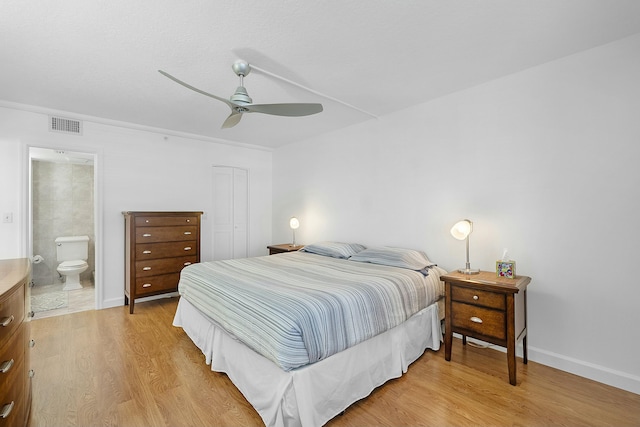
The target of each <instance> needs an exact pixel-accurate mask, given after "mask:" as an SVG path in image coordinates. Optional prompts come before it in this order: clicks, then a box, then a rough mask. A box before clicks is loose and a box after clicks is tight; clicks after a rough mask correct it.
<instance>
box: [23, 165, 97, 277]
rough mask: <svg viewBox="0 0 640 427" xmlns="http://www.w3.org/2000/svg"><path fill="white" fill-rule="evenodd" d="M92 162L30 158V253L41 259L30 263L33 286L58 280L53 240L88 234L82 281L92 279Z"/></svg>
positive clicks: (93, 240)
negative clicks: (86, 256)
mask: <svg viewBox="0 0 640 427" xmlns="http://www.w3.org/2000/svg"><path fill="white" fill-rule="evenodd" d="M93 180H94V176H93V165H84V164H74V163H54V162H46V161H38V160H33V162H32V206H33V255H41V256H42V257H43V258H44V261H43V262H41V263H38V264H33V266H32V267H33V271H32V278H33V282H34V285H35V286H39V285H42V286H45V285H52V284H56V283H60V278H59V277H60V276H59V274H58V271H57V270H56V268H57V267H58V262H57V261H56V244H55V239H56V238H57V237H60V236H82V235H86V236H89V259H88V260H87V262H88V264H89V268H88V269H87V271H85V272H84V273H82V274H81V275H80V280H81V281H86V280H91V279H92V272H93V271H94V270H95V234H94V221H93V217H94V212H93V211H94V204H93V198H94V194H93Z"/></svg>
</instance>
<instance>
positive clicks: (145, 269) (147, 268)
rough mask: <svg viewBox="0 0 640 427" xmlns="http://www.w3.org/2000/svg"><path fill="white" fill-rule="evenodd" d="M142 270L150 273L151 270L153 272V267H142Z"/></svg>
mask: <svg viewBox="0 0 640 427" xmlns="http://www.w3.org/2000/svg"><path fill="white" fill-rule="evenodd" d="M142 269H143V270H144V271H149V270H151V267H142Z"/></svg>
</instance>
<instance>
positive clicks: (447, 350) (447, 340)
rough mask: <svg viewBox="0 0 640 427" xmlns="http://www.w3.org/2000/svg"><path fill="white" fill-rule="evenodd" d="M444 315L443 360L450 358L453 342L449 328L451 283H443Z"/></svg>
mask: <svg viewBox="0 0 640 427" xmlns="http://www.w3.org/2000/svg"><path fill="white" fill-rule="evenodd" d="M444 293H445V310H444V311H445V316H444V360H447V361H449V360H451V344H453V331H452V330H451V324H452V322H451V285H450V284H449V283H445V286H444Z"/></svg>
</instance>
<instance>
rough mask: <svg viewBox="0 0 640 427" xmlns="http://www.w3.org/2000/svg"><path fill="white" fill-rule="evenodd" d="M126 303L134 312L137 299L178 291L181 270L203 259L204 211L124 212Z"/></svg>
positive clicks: (130, 310) (131, 311)
mask: <svg viewBox="0 0 640 427" xmlns="http://www.w3.org/2000/svg"><path fill="white" fill-rule="evenodd" d="M123 215H124V219H125V289H124V302H125V305H126V304H129V313H132V314H133V309H134V303H135V300H136V298H142V297H148V296H152V295H159V294H165V293H169V292H176V291H177V290H178V281H179V280H180V271H181V270H182V269H183V268H184V267H185V266H187V265H190V264H193V263H196V262H200V217H201V215H202V212H123Z"/></svg>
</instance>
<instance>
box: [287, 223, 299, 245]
mask: <svg viewBox="0 0 640 427" xmlns="http://www.w3.org/2000/svg"><path fill="white" fill-rule="evenodd" d="M289 227H291V230H292V231H293V245H291V246H296V229H297V228H298V227H300V221H298V218H296V217H295V216H292V217H291V219H290V220H289Z"/></svg>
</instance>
